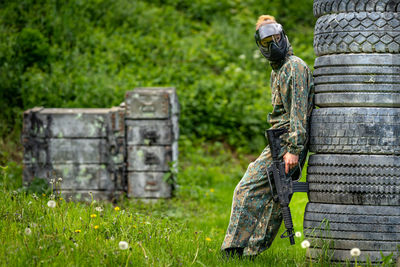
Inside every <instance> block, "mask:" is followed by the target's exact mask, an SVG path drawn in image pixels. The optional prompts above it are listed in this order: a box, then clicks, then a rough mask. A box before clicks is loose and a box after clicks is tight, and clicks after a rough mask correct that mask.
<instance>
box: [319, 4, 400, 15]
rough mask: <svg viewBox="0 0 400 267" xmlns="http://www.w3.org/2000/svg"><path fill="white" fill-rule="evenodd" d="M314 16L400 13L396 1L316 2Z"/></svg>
mask: <svg viewBox="0 0 400 267" xmlns="http://www.w3.org/2000/svg"><path fill="white" fill-rule="evenodd" d="M313 9H314V16H315V17H316V18H319V17H321V16H323V15H325V14H331V13H350V12H400V3H399V2H398V1H396V0H314V8H313Z"/></svg>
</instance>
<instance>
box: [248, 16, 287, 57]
mask: <svg viewBox="0 0 400 267" xmlns="http://www.w3.org/2000/svg"><path fill="white" fill-rule="evenodd" d="M277 35H278V37H277ZM254 37H255V39H256V44H257V46H258V48H259V49H260V51H261V54H263V56H264V57H265V58H266V59H268V60H269V61H272V62H279V61H281V60H283V59H284V58H285V57H286V54H287V52H288V49H289V46H288V40H287V37H286V34H285V32H284V31H283V28H282V25H280V24H278V23H272V24H264V25H262V26H261V27H260V28H259V29H258V30H257V31H256V33H255V35H254Z"/></svg>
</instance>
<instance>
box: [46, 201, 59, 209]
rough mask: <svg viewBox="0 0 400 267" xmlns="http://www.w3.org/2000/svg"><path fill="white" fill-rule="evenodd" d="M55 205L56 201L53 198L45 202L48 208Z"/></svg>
mask: <svg viewBox="0 0 400 267" xmlns="http://www.w3.org/2000/svg"><path fill="white" fill-rule="evenodd" d="M56 205H57V203H56V202H55V201H54V200H49V201H48V202H47V206H48V207H49V208H55V207H56Z"/></svg>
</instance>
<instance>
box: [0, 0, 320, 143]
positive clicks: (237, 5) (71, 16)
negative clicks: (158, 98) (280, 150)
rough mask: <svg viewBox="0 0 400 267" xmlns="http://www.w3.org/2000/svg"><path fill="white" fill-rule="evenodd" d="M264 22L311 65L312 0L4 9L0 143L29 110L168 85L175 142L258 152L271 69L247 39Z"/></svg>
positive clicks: (45, 2)
mask: <svg viewBox="0 0 400 267" xmlns="http://www.w3.org/2000/svg"><path fill="white" fill-rule="evenodd" d="M262 13H270V14H272V15H275V16H276V17H277V19H278V21H279V22H281V23H282V24H283V25H284V27H285V29H286V32H287V34H288V36H289V38H290V40H291V42H292V45H293V47H294V51H295V53H296V54H297V55H299V56H300V57H302V58H303V59H305V60H306V61H307V63H308V64H310V65H311V64H312V62H313V58H314V55H313V49H312V38H313V36H312V33H313V24H314V18H313V16H312V0H299V1H296V2H295V3H293V2H292V1H288V0H285V1H261V0H247V1H238V0H222V1H211V0H197V1H189V0H152V1H129V0H118V1H111V0H90V1H82V0H74V1H54V0H41V1H33V0H32V1H28V0H25V1H7V2H5V3H2V4H0V25H1V26H0V33H1V34H0V99H1V100H0V108H1V109H2V111H3V112H2V113H1V115H0V136H5V135H8V134H9V133H10V132H14V133H15V132H18V131H15V128H16V129H20V127H21V118H22V116H21V113H22V111H23V110H26V109H29V108H32V107H34V106H44V107H110V106H112V105H119V104H120V102H122V101H123V99H124V94H125V92H126V91H127V90H133V89H134V88H135V87H139V86H140V87H141V86H175V87H176V88H177V90H178V96H179V100H180V103H181V107H182V109H181V110H182V114H181V120H180V126H181V127H180V129H181V132H182V134H183V135H186V136H188V137H190V138H198V137H204V138H206V139H207V140H218V141H222V142H226V143H228V144H229V145H231V146H235V147H245V148H247V149H248V150H251V151H259V150H260V149H261V148H262V146H264V145H265V140H264V137H263V132H264V130H265V129H266V128H267V127H268V125H267V123H266V117H267V113H268V112H269V111H270V110H271V107H270V92H269V76H270V71H271V68H270V67H269V65H268V64H267V63H266V61H265V60H264V59H263V58H261V57H260V53H259V52H258V51H257V48H256V45H255V43H254V38H253V34H254V23H255V21H256V19H257V17H258V16H259V15H261V14H262ZM300 25H301V26H300ZM13 129H14V130H13Z"/></svg>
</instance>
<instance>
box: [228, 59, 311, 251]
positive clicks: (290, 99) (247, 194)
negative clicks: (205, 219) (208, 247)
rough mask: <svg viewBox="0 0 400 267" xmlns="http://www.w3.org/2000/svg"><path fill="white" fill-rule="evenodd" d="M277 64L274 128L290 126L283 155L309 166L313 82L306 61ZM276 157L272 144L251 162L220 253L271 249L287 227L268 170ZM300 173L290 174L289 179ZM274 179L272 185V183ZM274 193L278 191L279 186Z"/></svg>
mask: <svg viewBox="0 0 400 267" xmlns="http://www.w3.org/2000/svg"><path fill="white" fill-rule="evenodd" d="M272 66H273V71H272V75H271V90H272V105H273V110H272V113H270V114H268V122H269V123H270V124H271V125H272V127H271V128H282V127H284V128H287V129H288V130H289V131H288V133H287V134H284V135H282V140H283V146H282V151H281V154H280V156H281V157H282V156H283V155H284V154H285V153H286V152H290V153H292V154H296V155H300V156H299V162H300V163H301V165H302V164H304V161H305V158H306V155H307V144H308V135H307V128H308V122H309V117H310V115H311V111H312V109H313V97H314V84H313V79H312V74H311V71H310V69H309V68H308V66H307V65H306V63H305V62H304V61H303V60H301V59H300V58H298V57H296V56H294V55H293V54H292V53H290V54H288V56H287V57H286V58H285V60H284V61H283V62H282V64H281V65H280V66H274V65H272ZM271 163H272V157H271V153H270V149H269V146H267V147H266V148H265V149H264V151H263V152H262V153H261V155H260V156H259V157H258V158H257V159H256V160H255V161H254V162H252V163H251V164H250V165H249V167H248V169H247V171H246V173H245V174H244V176H243V178H242V179H241V181H240V182H239V184H238V185H237V186H236V188H235V191H234V195H233V203H232V211H231V218H230V222H229V226H228V230H227V233H226V236H225V240H224V242H223V244H222V247H221V249H222V250H224V249H229V248H243V249H244V250H243V255H257V254H259V253H261V252H262V251H264V250H265V249H267V248H268V247H270V245H271V244H272V241H273V240H274V238H275V236H276V234H277V233H278V230H279V227H280V225H281V223H282V215H281V210H280V206H279V203H276V202H274V200H273V198H272V193H271V188H270V183H269V181H268V176H267V169H268V168H269V167H270V166H271ZM295 172H297V173H299V171H298V167H295V168H293V169H291V170H290V173H289V175H292V176H294V175H293V174H294V173H295ZM270 177H271V183H272V186H273V187H274V184H273V179H272V176H271V175H270ZM274 190H275V188H274Z"/></svg>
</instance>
